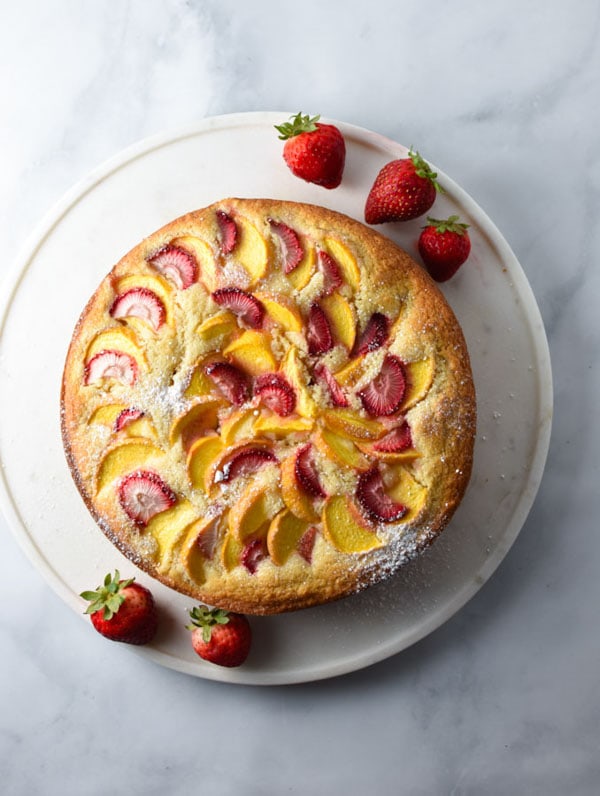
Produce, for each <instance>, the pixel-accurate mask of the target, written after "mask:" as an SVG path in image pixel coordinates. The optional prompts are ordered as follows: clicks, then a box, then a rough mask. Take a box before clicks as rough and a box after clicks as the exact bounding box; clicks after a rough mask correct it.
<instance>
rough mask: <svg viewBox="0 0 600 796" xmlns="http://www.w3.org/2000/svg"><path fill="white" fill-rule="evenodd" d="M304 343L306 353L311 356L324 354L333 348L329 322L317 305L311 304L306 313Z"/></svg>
mask: <svg viewBox="0 0 600 796" xmlns="http://www.w3.org/2000/svg"><path fill="white" fill-rule="evenodd" d="M306 342H307V343H308V351H309V353H310V354H312V355H313V356H318V355H319V354H325V353H326V352H327V351H330V350H331V349H332V348H333V335H332V334H331V327H330V326H329V321H328V320H327V316H326V315H325V313H324V312H323V310H322V309H321V307H320V306H319V305H318V304H313V305H312V306H311V308H310V310H309V313H308V328H307V332H306Z"/></svg>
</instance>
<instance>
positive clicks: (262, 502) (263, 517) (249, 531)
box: [229, 484, 282, 542]
mask: <svg viewBox="0 0 600 796" xmlns="http://www.w3.org/2000/svg"><path fill="white" fill-rule="evenodd" d="M281 508H282V503H281V498H280V497H279V495H278V494H276V493H275V492H274V491H273V490H266V491H265V490H264V489H263V488H261V487H257V486H255V485H254V484H250V486H249V487H247V489H246V491H245V492H244V493H243V494H242V496H241V497H240V499H239V500H238V501H237V503H236V504H235V505H234V506H233V507H232V508H231V510H230V512H229V531H230V533H231V535H232V536H234V537H235V538H236V539H237V540H238V541H240V542H243V541H244V540H245V539H248V538H249V537H251V536H255V535H256V534H257V533H258V532H259V530H262V529H263V527H264V526H265V524H266V523H267V522H270V520H271V519H272V518H273V517H274V516H275V514H276V513H277V512H278V511H280V509H281ZM264 530H265V532H266V527H265V528H264Z"/></svg>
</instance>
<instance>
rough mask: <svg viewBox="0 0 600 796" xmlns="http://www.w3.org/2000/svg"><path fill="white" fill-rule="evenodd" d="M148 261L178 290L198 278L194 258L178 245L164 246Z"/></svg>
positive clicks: (185, 287)
mask: <svg viewBox="0 0 600 796" xmlns="http://www.w3.org/2000/svg"><path fill="white" fill-rule="evenodd" d="M148 262H149V263H150V265H152V266H153V267H154V268H156V270H157V271H158V272H159V273H160V274H162V276H164V277H165V278H166V279H168V280H169V281H171V282H173V284H174V285H175V287H177V288H179V290H186V289H187V288H188V287H190V285H193V284H194V282H196V281H197V279H198V264H197V263H196V258H195V257H194V256H193V255H192V254H190V252H188V251H186V250H185V249H182V248H181V247H180V246H165V247H164V249H161V250H160V251H159V252H158V253H157V254H155V255H154V256H153V257H151V258H150V259H149V260H148Z"/></svg>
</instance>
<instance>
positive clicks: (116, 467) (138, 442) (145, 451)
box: [96, 438, 164, 492]
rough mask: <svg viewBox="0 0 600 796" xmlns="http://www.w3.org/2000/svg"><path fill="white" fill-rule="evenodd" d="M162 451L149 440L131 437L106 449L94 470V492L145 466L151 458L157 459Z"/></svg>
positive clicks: (161, 454) (162, 454) (162, 453)
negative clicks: (96, 468) (95, 470)
mask: <svg viewBox="0 0 600 796" xmlns="http://www.w3.org/2000/svg"><path fill="white" fill-rule="evenodd" d="M162 456H164V452H163V451H162V450H161V449H160V448H158V447H156V445H153V444H152V443H151V442H150V441H146V440H142V439H139V438H131V439H128V440H126V441H123V442H120V443H119V444H118V445H115V446H113V447H111V448H109V449H108V451H107V452H106V453H105V454H104V457H103V458H102V461H101V462H100V466H99V467H98V470H97V472H96V492H101V491H102V490H103V489H105V488H106V487H107V486H110V485H111V484H112V483H113V482H114V481H115V480H116V479H117V478H120V477H121V476H122V475H125V474H126V473H130V472H133V471H134V470H138V469H140V468H141V467H142V466H147V464H148V462H149V461H150V460H152V459H159V458H161V457H162Z"/></svg>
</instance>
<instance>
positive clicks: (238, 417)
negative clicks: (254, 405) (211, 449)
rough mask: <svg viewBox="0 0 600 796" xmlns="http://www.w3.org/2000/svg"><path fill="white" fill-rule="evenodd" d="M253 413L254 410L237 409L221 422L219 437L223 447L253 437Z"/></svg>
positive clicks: (254, 418)
mask: <svg viewBox="0 0 600 796" xmlns="http://www.w3.org/2000/svg"><path fill="white" fill-rule="evenodd" d="M254 412H255V410H254V409H237V410H236V411H234V412H232V413H231V414H230V415H229V416H228V417H226V418H225V419H224V420H223V421H222V423H221V428H220V435H221V439H222V440H223V444H224V445H227V446H228V445H232V444H233V443H234V442H238V441H239V440H241V439H247V438H249V437H252V436H253V430H254V423H255V420H256V415H255V414H254Z"/></svg>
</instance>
